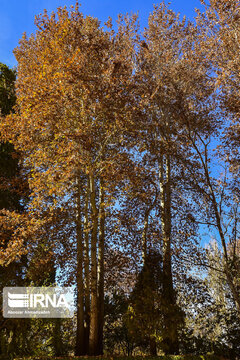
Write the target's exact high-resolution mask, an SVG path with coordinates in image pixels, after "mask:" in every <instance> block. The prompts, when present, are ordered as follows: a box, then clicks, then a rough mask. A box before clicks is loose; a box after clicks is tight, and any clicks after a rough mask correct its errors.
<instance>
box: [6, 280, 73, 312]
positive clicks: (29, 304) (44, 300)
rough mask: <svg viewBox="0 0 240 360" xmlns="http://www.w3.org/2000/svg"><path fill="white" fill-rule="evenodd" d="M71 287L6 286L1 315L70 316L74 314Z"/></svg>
mask: <svg viewBox="0 0 240 360" xmlns="http://www.w3.org/2000/svg"><path fill="white" fill-rule="evenodd" d="M73 293H74V291H73V288H71V287H63V288H59V287H15V288H14V287H11V288H10V287H6V288H4V289H3V316H4V317H6V318H32V317H39V318H70V317H73V315H74V296H73Z"/></svg>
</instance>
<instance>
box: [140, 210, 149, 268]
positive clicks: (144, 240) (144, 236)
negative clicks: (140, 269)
mask: <svg viewBox="0 0 240 360" xmlns="http://www.w3.org/2000/svg"><path fill="white" fill-rule="evenodd" d="M148 217H149V210H146V212H145V216H144V227H143V233H142V260H143V265H144V264H145V261H146V256H147V231H148Z"/></svg>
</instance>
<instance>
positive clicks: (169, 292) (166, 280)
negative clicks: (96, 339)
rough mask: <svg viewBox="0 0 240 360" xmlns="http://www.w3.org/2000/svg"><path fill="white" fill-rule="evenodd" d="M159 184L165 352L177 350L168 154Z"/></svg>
mask: <svg viewBox="0 0 240 360" xmlns="http://www.w3.org/2000/svg"><path fill="white" fill-rule="evenodd" d="M159 168H160V169H159V185H160V198H161V225H162V240H163V303H164V304H163V305H164V316H163V320H164V333H163V347H164V351H165V353H166V354H177V353H178V352H179V343H178V330H177V323H176V321H174V320H175V319H174V309H175V306H176V300H175V294H174V288H173V278H172V255H171V229H172V221H171V220H172V219H171V160H170V155H169V154H167V155H166V157H164V156H162V158H161V159H160V166H159Z"/></svg>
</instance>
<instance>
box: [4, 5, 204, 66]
mask: <svg viewBox="0 0 240 360" xmlns="http://www.w3.org/2000/svg"><path fill="white" fill-rule="evenodd" d="M79 2H80V3H81V4H82V6H81V11H82V12H83V13H84V14H85V15H92V16H94V17H98V18H99V20H101V21H102V22H104V21H106V20H107V18H108V16H111V17H112V18H113V20H115V19H116V18H117V14H118V13H123V14H124V13H126V12H128V13H131V12H134V13H135V12H137V11H139V16H140V23H141V27H142V28H143V27H144V26H146V25H147V18H148V15H149V13H150V12H151V11H152V9H153V3H154V4H157V3H158V2H157V1H154V0H138V1H137V0H119V1H115V0H82V1H79ZM159 2H160V1H159ZM72 4H73V5H74V4H75V0H0V62H2V63H4V64H7V65H8V66H10V67H12V66H14V65H16V61H15V58H14V55H13V53H12V51H13V49H14V48H15V47H16V46H17V45H18V41H19V39H20V38H21V37H22V33H23V32H24V31H26V33H27V35H30V34H31V33H34V32H35V26H34V16H35V15H37V14H40V13H42V12H43V9H47V11H48V12H52V11H55V10H56V8H57V7H59V6H64V5H66V6H68V7H69V6H70V5H72ZM196 7H197V8H200V7H201V4H200V1H199V0H172V1H171V5H170V8H171V9H173V10H174V11H176V12H180V14H181V15H186V16H187V17H189V18H193V17H194V8H196Z"/></svg>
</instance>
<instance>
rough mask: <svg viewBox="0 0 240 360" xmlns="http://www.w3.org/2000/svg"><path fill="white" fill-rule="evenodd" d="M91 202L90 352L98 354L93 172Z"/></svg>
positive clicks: (96, 214)
mask: <svg viewBox="0 0 240 360" xmlns="http://www.w3.org/2000/svg"><path fill="white" fill-rule="evenodd" d="M89 181H90V203H91V218H92V234H91V307H90V309H91V311H90V314H91V316H90V336H89V354H90V355H98V293H97V235H98V210H97V205H96V190H95V179H94V176H93V173H90V174H89Z"/></svg>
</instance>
